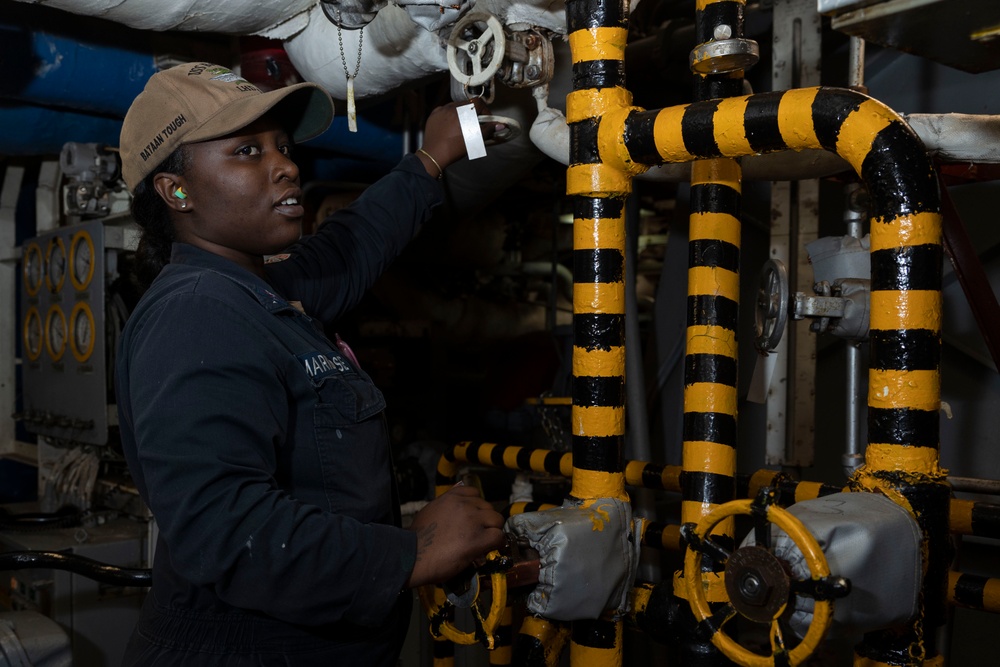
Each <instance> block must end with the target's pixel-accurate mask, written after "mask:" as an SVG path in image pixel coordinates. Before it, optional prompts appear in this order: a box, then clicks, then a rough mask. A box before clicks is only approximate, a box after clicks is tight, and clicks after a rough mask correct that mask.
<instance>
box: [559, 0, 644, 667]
mask: <svg viewBox="0 0 1000 667" xmlns="http://www.w3.org/2000/svg"><path fill="white" fill-rule="evenodd" d="M566 25H567V32H568V36H569V44H570V52H571V54H572V60H573V91H572V92H571V93H570V94H569V95H567V98H566V121H567V125H568V126H569V130H570V160H569V162H570V164H569V167H568V168H567V171H566V190H567V194H569V195H572V196H573V280H574V285H573V336H574V338H573V389H572V395H573V407H572V419H571V421H572V436H573V481H572V487H571V490H570V495H571V496H572V497H574V498H576V499H579V500H583V501H584V502H586V501H588V500H591V499H596V498H616V499H621V500H627V499H628V495H627V494H626V492H625V475H624V466H623V462H622V447H623V444H624V436H625V282H624V277H625V198H626V197H627V196H628V194H629V193H630V192H631V190H632V175H631V173H629V172H628V170H622V169H617V168H614V167H609V166H607V165H605V164H604V163H603V161H602V156H601V154H600V152H599V149H598V144H599V142H598V135H599V133H600V127H601V124H602V122H603V118H604V116H605V114H606V113H607V112H608V111H610V110H614V109H621V108H623V107H627V106H628V105H629V104H631V101H632V96H631V94H630V93H629V92H628V91H627V90H626V89H625V64H624V56H625V43H626V40H627V37H628V4H627V3H626V2H624V1H623V0H616V1H612V0H569V1H568V2H566ZM595 576H600V573H595ZM570 663H571V664H572V665H573V666H574V667H583V666H586V667H605V666H606V667H615V666H618V665H621V664H622V622H621V621H620V620H619V621H615V620H610V619H606V618H600V619H593V620H585V621H577V622H575V623H573V629H572V636H571V641H570Z"/></svg>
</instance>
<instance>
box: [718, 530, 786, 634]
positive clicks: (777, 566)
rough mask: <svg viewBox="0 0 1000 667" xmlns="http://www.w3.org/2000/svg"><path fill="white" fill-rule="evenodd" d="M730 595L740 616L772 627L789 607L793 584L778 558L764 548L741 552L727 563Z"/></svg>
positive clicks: (744, 549)
mask: <svg viewBox="0 0 1000 667" xmlns="http://www.w3.org/2000/svg"><path fill="white" fill-rule="evenodd" d="M725 581H726V593H728V594H729V601H730V602H731V603H732V604H733V607H735V608H736V611H738V612H739V613H740V614H742V615H743V616H745V617H746V618H749V619H750V620H751V621H755V622H757V623H770V622H771V621H772V620H773V619H775V618H777V617H778V616H779V615H780V614H781V612H782V611H783V610H784V608H785V605H787V604H788V594H789V593H790V592H791V588H792V587H791V582H790V579H789V577H788V573H787V572H785V568H784V567H782V565H781V561H780V560H778V558H777V556H775V555H774V554H772V553H771V552H770V551H768V550H767V549H765V548H764V547H758V546H749V547H743V548H742V549H737V550H736V551H735V552H733V555H732V556H730V557H729V561H728V562H727V563H726V577H725Z"/></svg>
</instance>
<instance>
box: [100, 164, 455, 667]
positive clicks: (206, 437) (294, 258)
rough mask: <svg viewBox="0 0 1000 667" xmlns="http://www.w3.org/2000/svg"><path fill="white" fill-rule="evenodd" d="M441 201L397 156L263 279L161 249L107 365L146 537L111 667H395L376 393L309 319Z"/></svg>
mask: <svg viewBox="0 0 1000 667" xmlns="http://www.w3.org/2000/svg"><path fill="white" fill-rule="evenodd" d="M441 199H442V189H441V186H440V184H438V183H437V182H436V181H435V180H434V179H432V178H430V177H429V176H428V175H427V173H426V172H425V170H424V168H423V167H422V166H421V164H420V162H419V161H418V160H417V159H416V158H414V157H413V156H407V157H405V158H404V159H403V161H402V162H401V163H400V165H399V166H397V167H396V168H395V169H394V170H393V171H392V172H391V173H390V174H388V175H387V176H386V177H384V178H383V179H382V180H380V181H379V182H377V183H376V184H374V185H372V186H371V187H369V188H368V189H367V190H366V192H365V193H364V194H363V195H362V196H361V197H360V198H359V199H358V201H356V202H355V203H354V205H352V206H351V207H348V208H346V209H342V210H340V211H337V212H336V213H335V214H334V216H333V217H332V218H331V219H329V220H328V221H326V223H325V224H324V225H323V226H322V227H321V228H320V230H319V231H318V232H317V233H316V234H315V235H313V236H311V237H308V238H304V239H303V240H302V241H301V242H300V243H298V244H297V245H295V246H293V247H292V248H291V249H289V250H288V257H287V258H286V259H284V260H283V261H278V262H274V263H269V264H267V265H266V267H267V268H266V272H267V277H268V280H267V281H266V282H265V281H264V280H261V279H260V278H259V277H257V276H255V275H253V274H251V273H250V272H248V271H246V270H244V269H242V268H240V267H238V266H237V265H236V264H234V263H232V262H230V261H228V260H226V259H223V258H221V257H218V256H216V255H214V254H211V253H209V252H206V251H203V250H200V249H198V248H195V247H193V246H190V245H185V244H179V243H178V244H175V245H174V248H173V254H172V257H171V261H170V264H168V265H167V266H166V267H165V268H164V270H163V271H162V272H161V274H160V275H159V276H158V277H157V279H156V280H155V281H154V282H153V284H152V286H151V287H150V289H149V290H148V291H147V293H146V294H145V295H144V296H143V298H142V300H141V301H140V303H139V304H138V306H137V307H136V309H135V311H134V312H133V313H132V315H131V316H130V318H129V320H128V323H127V325H126V327H125V331H124V333H123V335H122V340H121V344H120V348H119V350H120V351H119V355H118V359H117V372H116V387H115V388H116V391H117V394H118V411H119V420H120V425H121V438H122V445H123V448H124V451H125V456H126V458H127V460H128V464H129V468H130V470H131V471H132V475H133V477H134V479H135V482H136V485H137V487H138V489H139V493H140V494H141V496H142V498H143V500H145V502H146V504H147V505H148V506H149V508H150V509H151V510H152V512H153V515H154V516H155V518H156V521H157V524H158V526H159V529H160V536H159V540H158V543H157V546H156V554H155V560H154V565H153V585H152V589H151V592H150V594H149V595H148V596H147V599H146V603H145V605H144V607H143V611H142V614H141V617H140V620H139V623H138V624H137V627H136V629H135V632H134V633H133V635H132V639H131V641H130V643H129V647H128V649H127V651H126V658H125V664H127V665H156V666H166V665H184V666H185V667H191V666H196V665H213V666H215V665H232V666H237V665H239V666H240V667H242V666H244V665H270V664H275V665H295V666H300V665H323V666H324V667H330V666H333V665H365V666H367V665H387V666H388V665H395V664H396V659H397V656H398V653H399V650H400V647H401V645H402V641H403V638H404V636H405V631H406V623H407V619H408V617H409V608H410V596H409V595H401V594H400V591H401V590H402V589H403V588H404V587H405V583H406V581H407V579H408V578H409V575H410V572H411V571H412V568H413V564H414V559H415V555H416V538H415V536H414V534H413V533H412V532H410V531H407V530H403V529H402V528H399V527H398V525H399V519H398V502H396V499H395V494H394V479H393V473H392V461H391V457H390V446H389V439H388V434H387V431H386V425H385V420H384V417H383V414H382V411H383V408H384V406H385V402H384V399H383V397H382V394H381V393H380V392H379V390H378V389H377V388H376V387H375V386H374V385H373V384H372V382H371V379H370V378H369V377H368V376H367V375H366V374H365V373H364V372H363V371H361V370H360V369H359V368H356V367H355V366H354V365H353V364H352V363H351V362H350V361H349V360H348V359H346V358H345V357H344V356H343V355H342V354H341V353H340V352H339V350H338V348H337V346H336V345H335V344H333V343H331V341H330V340H329V339H328V338H327V337H326V336H325V335H324V333H323V330H322V326H321V324H320V322H331V321H333V320H334V319H336V317H337V316H338V315H341V314H342V313H344V312H345V311H346V310H348V309H349V308H351V307H352V306H354V305H355V304H356V303H357V302H358V301H359V300H360V299H361V297H362V296H363V294H364V293H365V291H366V290H367V289H368V288H369V287H370V286H371V285H372V283H373V282H374V281H375V279H376V278H377V277H378V276H379V275H380V274H381V273H382V272H383V270H384V269H385V268H386V267H387V266H388V264H389V263H390V262H391V261H392V260H393V259H394V258H395V257H396V256H397V255H398V254H399V252H400V251H401V250H402V249H403V247H404V246H405V245H406V243H407V242H408V241H409V240H410V239H411V238H412V237H413V235H414V234H415V233H416V231H417V229H418V228H419V226H420V224H421V223H422V222H424V221H425V220H426V219H427V218H428V217H429V216H430V213H431V209H432V208H433V207H434V206H436V205H437V204H439V203H440V201H441ZM291 301H299V302H301V304H302V307H303V310H304V311H305V313H308V314H309V315H310V316H307V315H305V314H303V313H301V312H299V310H298V309H297V308H295V307H293V305H292V304H291V303H290V302H291Z"/></svg>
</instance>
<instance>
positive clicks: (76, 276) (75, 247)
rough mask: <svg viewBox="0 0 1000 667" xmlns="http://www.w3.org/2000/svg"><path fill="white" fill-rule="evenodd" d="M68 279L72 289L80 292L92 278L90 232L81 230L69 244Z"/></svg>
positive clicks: (92, 256)
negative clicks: (71, 283)
mask: <svg viewBox="0 0 1000 667" xmlns="http://www.w3.org/2000/svg"><path fill="white" fill-rule="evenodd" d="M69 265H70V273H69V278H70V280H72V281H73V287H75V288H76V289H77V290H78V291H80V292H82V291H83V290H85V289H87V286H88V285H89V284H90V281H91V280H92V279H93V278H94V240H93V239H92V238H91V237H90V232H88V231H86V230H81V231H79V232H77V233H76V234H74V235H73V240H72V241H70V244H69Z"/></svg>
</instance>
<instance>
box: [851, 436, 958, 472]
mask: <svg viewBox="0 0 1000 667" xmlns="http://www.w3.org/2000/svg"><path fill="white" fill-rule="evenodd" d="M865 468H866V469H868V470H870V471H892V472H912V473H923V474H926V475H940V474H941V473H942V469H941V467H940V465H939V454H938V450H937V449H935V448H934V447H908V446H906V445H890V444H883V443H877V442H876V443H872V444H870V445H868V447H867V448H866V449H865Z"/></svg>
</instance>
